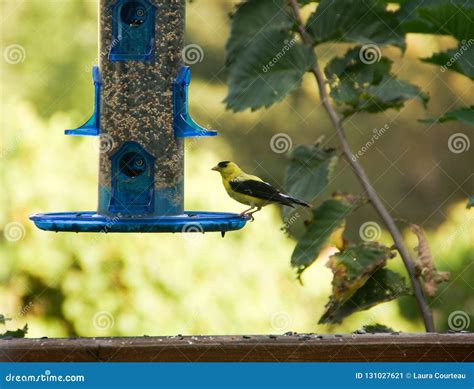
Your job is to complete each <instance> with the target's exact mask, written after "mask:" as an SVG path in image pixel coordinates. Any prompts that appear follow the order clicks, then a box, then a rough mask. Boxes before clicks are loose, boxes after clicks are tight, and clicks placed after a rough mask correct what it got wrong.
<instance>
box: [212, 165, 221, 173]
mask: <svg viewBox="0 0 474 389" xmlns="http://www.w3.org/2000/svg"><path fill="white" fill-rule="evenodd" d="M211 170H214V171H216V172H218V171H219V166H217V165H216V166H214V167H213V168H212V169H211Z"/></svg>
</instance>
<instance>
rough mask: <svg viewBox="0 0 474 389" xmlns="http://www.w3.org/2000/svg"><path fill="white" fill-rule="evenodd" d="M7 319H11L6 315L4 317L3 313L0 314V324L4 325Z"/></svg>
mask: <svg viewBox="0 0 474 389" xmlns="http://www.w3.org/2000/svg"><path fill="white" fill-rule="evenodd" d="M7 320H11V319H9V318H8V317H5V315H0V324H2V325H5V323H6V322H7Z"/></svg>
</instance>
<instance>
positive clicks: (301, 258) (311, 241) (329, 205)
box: [291, 198, 357, 277]
mask: <svg viewBox="0 0 474 389" xmlns="http://www.w3.org/2000/svg"><path fill="white" fill-rule="evenodd" d="M356 206H357V202H356V201H354V200H352V199H345V198H339V199H337V198H333V199H330V200H327V201H325V202H324V203H322V204H321V205H320V206H319V207H318V208H316V209H314V210H313V220H312V221H311V222H309V224H308V226H307V229H306V232H305V234H304V235H303V236H302V237H301V239H299V240H298V243H297V244H296V247H295V249H294V251H293V254H292V256H291V264H292V266H293V267H296V268H297V270H298V277H300V276H301V274H302V273H303V271H304V270H305V269H306V268H307V267H308V266H310V265H311V264H312V263H313V262H314V261H315V260H316V259H317V258H318V256H319V254H320V252H321V250H322V249H323V248H325V247H326V246H327V245H328V244H329V243H330V240H331V235H332V234H333V233H334V232H336V231H338V230H339V229H340V228H341V227H343V225H344V221H345V218H346V217H347V216H349V215H350V214H351V213H352V211H353V210H354V209H355V208H356Z"/></svg>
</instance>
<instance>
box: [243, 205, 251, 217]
mask: <svg viewBox="0 0 474 389" xmlns="http://www.w3.org/2000/svg"><path fill="white" fill-rule="evenodd" d="M254 208H255V207H254V206H253V205H252V206H251V207H250V208H249V209H246V210H245V211H243V212H241V213H240V216H245V215H247V212H248V211H251V210H252V209H254Z"/></svg>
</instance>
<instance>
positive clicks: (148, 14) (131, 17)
mask: <svg viewBox="0 0 474 389" xmlns="http://www.w3.org/2000/svg"><path fill="white" fill-rule="evenodd" d="M184 3H185V0H100V5H99V14H100V34H99V35H100V39H99V41H100V47H99V66H95V67H94V68H93V69H92V78H93V81H94V91H95V98H94V113H93V114H92V116H91V118H90V119H89V120H88V121H87V122H86V123H84V124H83V125H82V126H81V127H79V128H77V129H70V130H66V131H65V134H66V135H73V136H98V137H100V164H99V185H98V186H99V189H98V192H99V193H98V198H99V205H98V209H97V212H90V211H88V212H60V213H46V214H35V215H32V216H30V219H31V220H32V221H33V222H34V223H35V224H36V226H37V227H38V228H40V229H42V230H47V231H73V232H207V231H220V232H221V233H222V234H224V233H225V232H226V231H232V230H238V229H241V228H242V227H244V225H245V223H246V221H247V218H246V217H245V216H240V215H238V214H233V213H222V212H201V211H197V212H194V211H184V139H185V138H192V137H202V136H216V135H217V132H216V131H212V130H208V129H205V128H203V127H201V126H200V125H198V124H197V123H196V122H195V121H194V120H193V119H192V118H191V116H190V114H189V111H188V85H189V82H190V77H191V72H190V68H189V67H187V66H183V64H182V59H181V53H182V50H183V41H184V39H183V36H184V8H185V6H184Z"/></svg>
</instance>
